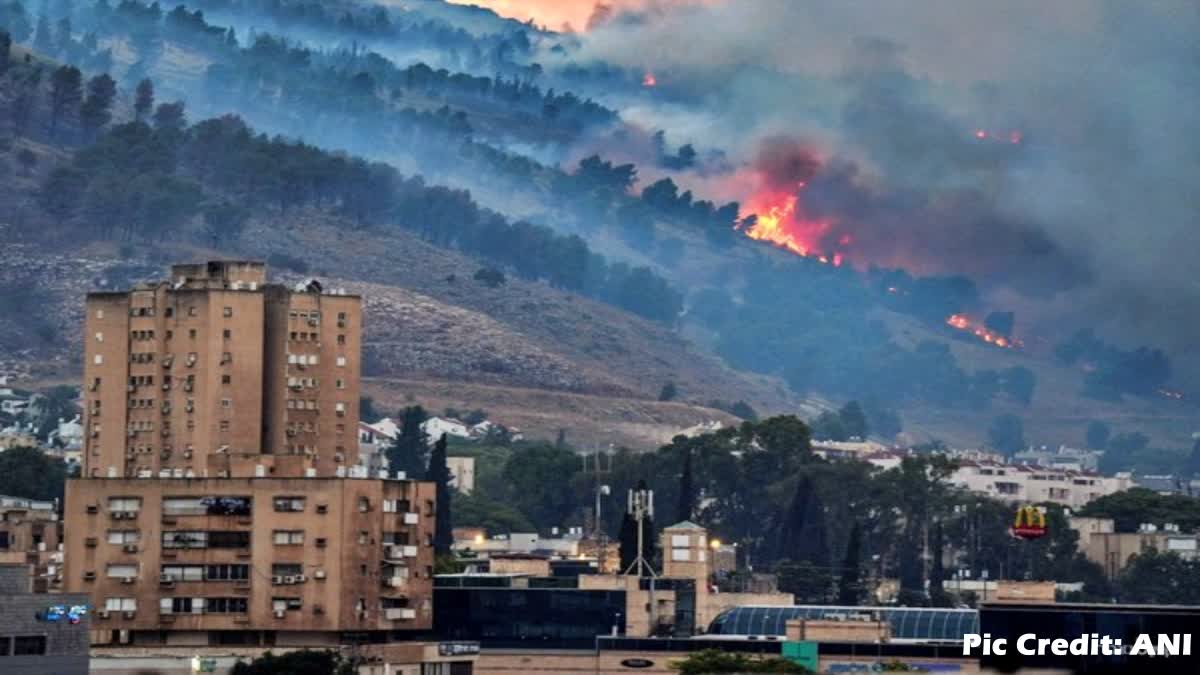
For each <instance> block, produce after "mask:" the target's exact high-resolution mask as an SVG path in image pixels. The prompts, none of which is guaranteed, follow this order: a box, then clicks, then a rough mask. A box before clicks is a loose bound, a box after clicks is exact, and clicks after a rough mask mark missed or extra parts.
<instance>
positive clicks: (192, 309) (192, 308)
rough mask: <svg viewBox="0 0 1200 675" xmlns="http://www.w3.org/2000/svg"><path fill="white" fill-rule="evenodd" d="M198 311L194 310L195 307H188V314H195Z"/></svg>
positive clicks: (193, 330)
mask: <svg viewBox="0 0 1200 675" xmlns="http://www.w3.org/2000/svg"><path fill="white" fill-rule="evenodd" d="M198 313H199V312H197V311H196V308H195V307H188V316H196V315H197V314H198ZM192 332H195V329H194V328H193V329H192Z"/></svg>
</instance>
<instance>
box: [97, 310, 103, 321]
mask: <svg viewBox="0 0 1200 675" xmlns="http://www.w3.org/2000/svg"><path fill="white" fill-rule="evenodd" d="M96 318H97V319H103V318H104V310H102V309H98V310H96Z"/></svg>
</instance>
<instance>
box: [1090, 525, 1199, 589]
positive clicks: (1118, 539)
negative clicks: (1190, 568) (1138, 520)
mask: <svg viewBox="0 0 1200 675" xmlns="http://www.w3.org/2000/svg"><path fill="white" fill-rule="evenodd" d="M1070 523H1071V529H1073V530H1075V531H1076V532H1078V533H1079V549H1080V550H1081V551H1082V552H1083V554H1084V555H1085V556H1087V558H1088V560H1091V561H1092V562H1094V563H1096V564H1098V565H1100V566H1101V567H1103V568H1104V573H1105V575H1107V576H1108V578H1110V579H1114V578H1116V577H1117V575H1119V574H1120V573H1121V572H1122V571H1123V570H1124V569H1125V566H1126V565H1128V564H1129V560H1130V559H1131V558H1133V556H1135V555H1137V554H1139V553H1144V552H1146V551H1148V550H1156V551H1159V552H1160V553H1168V552H1170V553H1175V554H1177V555H1179V556H1181V557H1183V558H1185V559H1189V560H1194V559H1196V558H1197V557H1200V535H1197V534H1185V533H1183V532H1180V531H1179V528H1178V526H1175V525H1172V524H1170V523H1167V524H1165V525H1163V526H1162V527H1159V526H1157V525H1152V524H1148V523H1147V524H1143V525H1142V526H1141V527H1139V528H1138V531H1137V532H1117V531H1116V526H1115V523H1114V522H1113V520H1112V519H1111V518H1083V517H1078V516H1076V517H1073V518H1071V519H1070Z"/></svg>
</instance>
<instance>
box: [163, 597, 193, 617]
mask: <svg viewBox="0 0 1200 675" xmlns="http://www.w3.org/2000/svg"><path fill="white" fill-rule="evenodd" d="M158 611H159V613H160V614H203V613H204V598H162V599H160V600H159V601H158Z"/></svg>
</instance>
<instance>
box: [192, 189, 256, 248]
mask: <svg viewBox="0 0 1200 675" xmlns="http://www.w3.org/2000/svg"><path fill="white" fill-rule="evenodd" d="M201 212H202V213H203V214H204V229H205V231H206V232H207V233H208V236H209V237H211V238H212V242H213V246H217V245H218V244H220V243H221V242H228V241H229V240H232V239H236V238H237V237H238V236H239V235H241V233H242V229H243V228H244V227H245V225H246V219H247V218H249V216H250V212H249V211H247V210H246V209H244V208H242V207H241V206H238V205H237V204H234V203H233V202H230V201H225V200H222V201H219V202H215V203H210V204H208V205H206V206H204V207H203V208H202V209H201Z"/></svg>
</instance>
